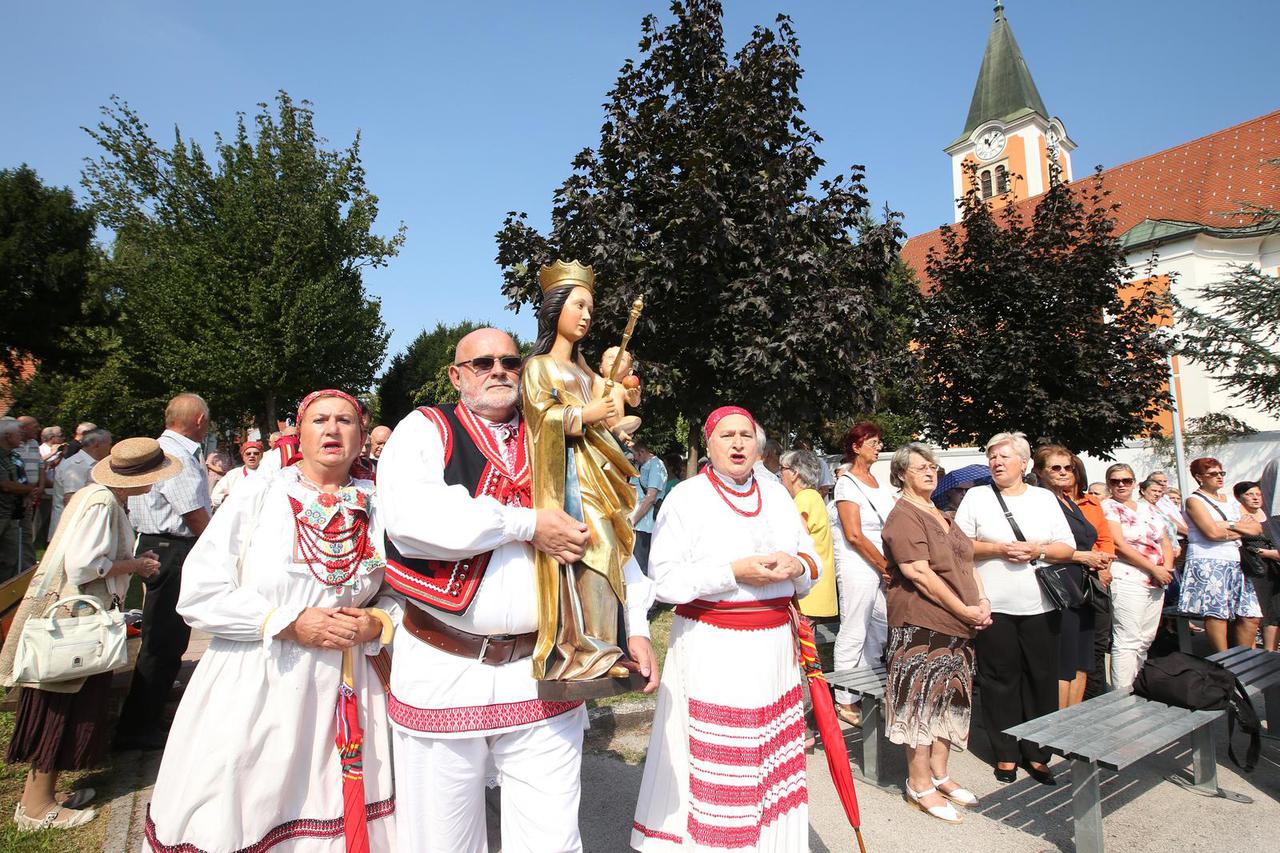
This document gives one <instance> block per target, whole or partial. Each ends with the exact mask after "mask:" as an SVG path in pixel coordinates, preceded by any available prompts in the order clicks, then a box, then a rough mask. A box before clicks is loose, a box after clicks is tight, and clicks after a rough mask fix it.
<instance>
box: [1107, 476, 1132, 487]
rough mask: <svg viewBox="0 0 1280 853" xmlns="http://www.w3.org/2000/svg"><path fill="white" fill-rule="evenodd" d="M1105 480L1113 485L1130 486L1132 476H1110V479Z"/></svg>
mask: <svg viewBox="0 0 1280 853" xmlns="http://www.w3.org/2000/svg"><path fill="white" fill-rule="evenodd" d="M1107 482H1108V483H1110V484H1111V485H1113V486H1132V485H1133V478H1132V477H1112V478H1111V479H1110V480H1107Z"/></svg>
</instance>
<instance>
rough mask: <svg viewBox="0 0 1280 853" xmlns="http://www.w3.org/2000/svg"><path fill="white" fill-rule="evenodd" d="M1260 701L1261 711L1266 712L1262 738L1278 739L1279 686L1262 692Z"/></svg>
mask: <svg viewBox="0 0 1280 853" xmlns="http://www.w3.org/2000/svg"><path fill="white" fill-rule="evenodd" d="M1262 701H1263V705H1264V708H1263V710H1265V711H1266V712H1267V730H1266V731H1265V732H1264V733H1263V737H1272V738H1277V739H1280V685H1277V686H1275V687H1269V688H1267V689H1266V690H1264V691H1263V693H1262Z"/></svg>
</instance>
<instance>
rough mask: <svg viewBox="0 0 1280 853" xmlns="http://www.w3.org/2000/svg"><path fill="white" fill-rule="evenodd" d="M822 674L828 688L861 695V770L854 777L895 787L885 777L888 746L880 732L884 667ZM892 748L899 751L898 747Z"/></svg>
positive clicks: (889, 787)
mask: <svg viewBox="0 0 1280 853" xmlns="http://www.w3.org/2000/svg"><path fill="white" fill-rule="evenodd" d="M826 675H827V683H829V684H830V685H831V686H832V687H840V688H843V689H845V690H853V691H856V692H858V693H861V694H862V770H861V772H858V773H856V774H855V775H857V776H858V778H860V779H862V780H863V781H864V782H870V783H871V784H872V785H875V786H877V787H879V788H887V789H897V788H899V787H900V784H899V783H898V782H891V781H889V779H888V778H887V775H888V767H887V762H886V761H885V759H886V757H887V755H888V753H889V749H890V748H891V744H890V743H889V739H888V738H887V737H885V731H884V710H883V706H884V691H885V668H884V664H882V663H876V664H873V665H871V666H859V667H855V668H854V669H842V670H838V671H836V672H829V673H827V674H826ZM896 749H898V751H899V752H900V751H901V748H900V747H897V748H896Z"/></svg>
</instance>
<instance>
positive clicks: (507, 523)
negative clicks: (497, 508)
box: [502, 506, 538, 542]
mask: <svg viewBox="0 0 1280 853" xmlns="http://www.w3.org/2000/svg"><path fill="white" fill-rule="evenodd" d="M537 526H538V511H537V510H535V509H529V508H527V507H522V506H504V507H503V508H502V529H503V532H504V533H505V534H506V535H507V536H509V537H511V540H512V541H514V542H531V541H533V531H534V530H535V529H536V528H537Z"/></svg>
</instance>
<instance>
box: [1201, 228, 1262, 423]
mask: <svg viewBox="0 0 1280 853" xmlns="http://www.w3.org/2000/svg"><path fill="white" fill-rule="evenodd" d="M1273 227H1275V228H1276V229H1277V230H1280V218H1278V219H1276V220H1275V223H1274V226H1273ZM1192 292H1193V293H1195V295H1196V297H1197V300H1196V301H1197V304H1196V305H1190V304H1187V303H1186V302H1185V301H1178V302H1177V303H1176V304H1177V309H1176V311H1177V318H1178V323H1179V325H1180V327H1181V330H1182V331H1183V335H1182V337H1181V343H1182V347H1183V352H1184V353H1185V354H1186V355H1187V356H1188V357H1190V358H1192V359H1194V360H1195V361H1198V362H1200V363H1201V364H1203V365H1204V366H1205V367H1207V368H1208V369H1209V370H1210V371H1212V372H1213V375H1214V378H1215V379H1216V380H1217V381H1218V382H1220V383H1221V384H1223V385H1225V386H1227V387H1229V388H1231V389H1232V390H1234V391H1235V392H1236V393H1237V394H1239V395H1240V397H1241V399H1242V400H1243V401H1244V402H1245V403H1248V404H1249V405H1250V406H1253V407H1255V408H1257V409H1260V410H1262V411H1265V412H1270V413H1271V414H1273V415H1280V277H1277V276H1274V275H1267V274H1266V273H1264V272H1263V271H1262V270H1261V269H1259V268H1258V267H1256V266H1254V265H1253V264H1235V265H1232V267H1231V274H1230V275H1229V276H1227V278H1225V279H1223V280H1221V281H1212V282H1208V283H1207V284H1202V285H1200V286H1198V287H1193V288H1192Z"/></svg>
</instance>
